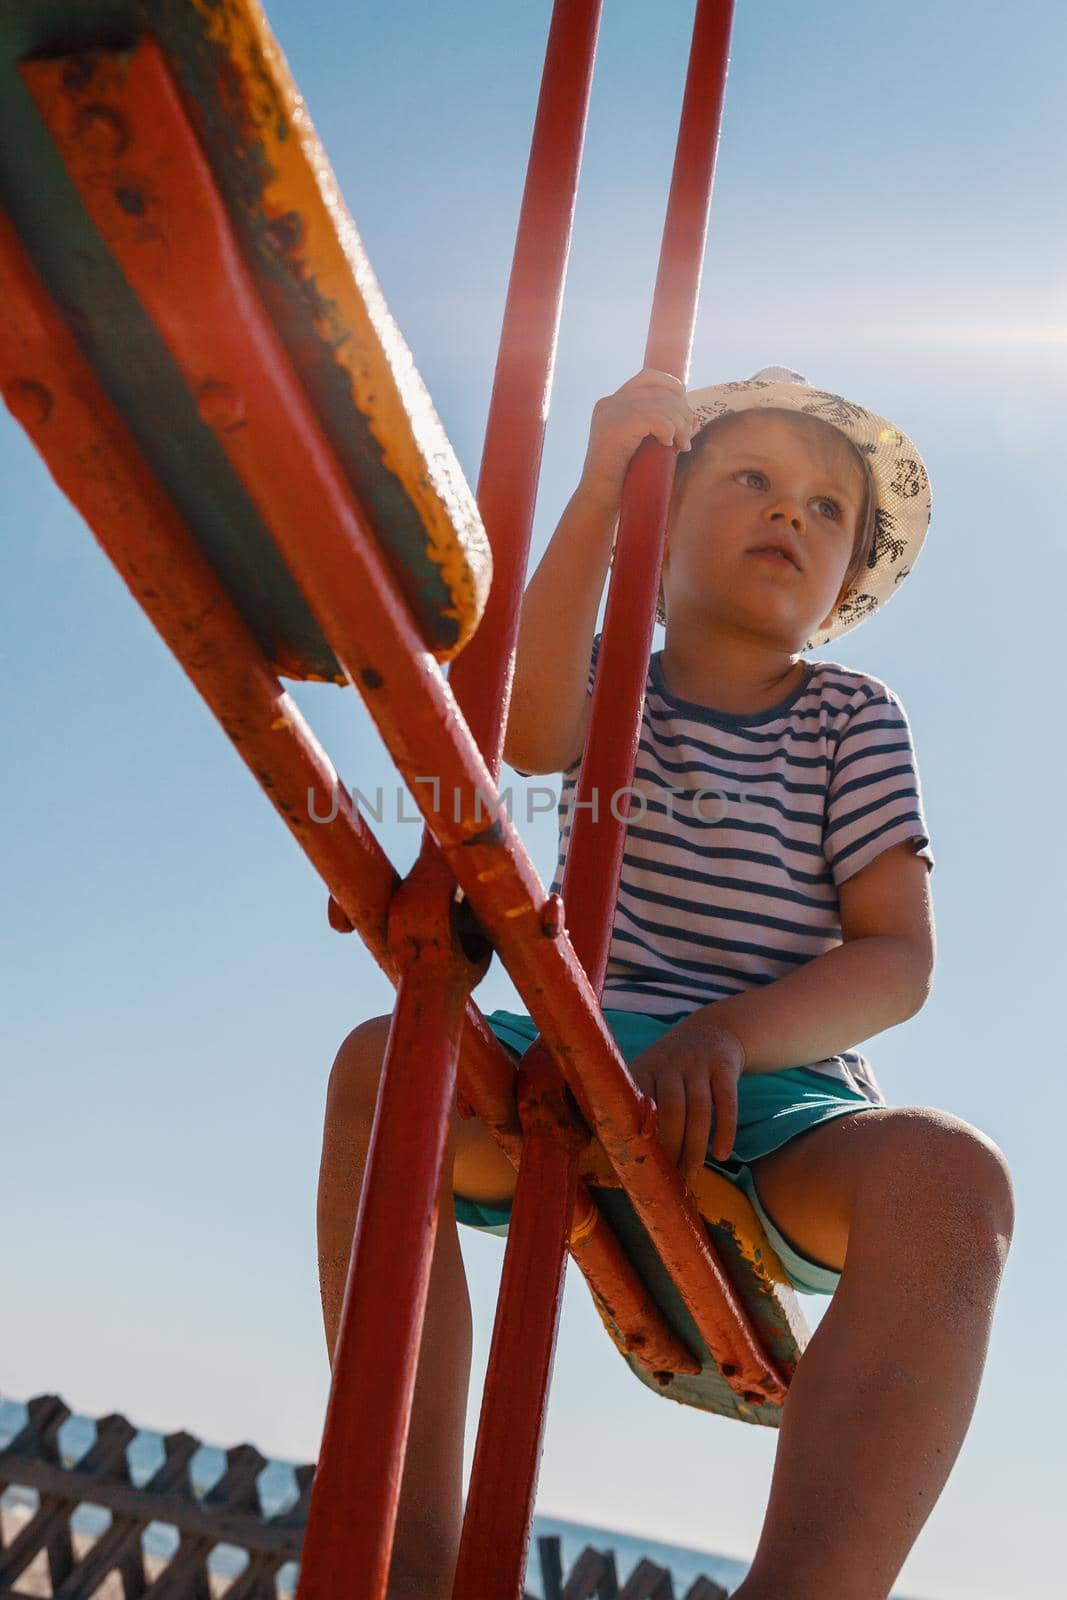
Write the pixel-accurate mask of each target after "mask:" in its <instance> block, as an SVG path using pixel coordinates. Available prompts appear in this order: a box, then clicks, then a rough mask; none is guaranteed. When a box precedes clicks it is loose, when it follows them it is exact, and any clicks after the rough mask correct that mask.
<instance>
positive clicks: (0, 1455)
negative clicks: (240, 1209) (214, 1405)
mask: <svg viewBox="0 0 1067 1600" xmlns="http://www.w3.org/2000/svg"><path fill="white" fill-rule="evenodd" d="M26 1410H27V1417H26V1422H25V1426H24V1427H23V1428H22V1429H21V1431H20V1432H19V1433H18V1434H17V1435H16V1436H15V1437H14V1438H13V1439H12V1440H11V1442H10V1443H9V1444H8V1445H6V1446H5V1447H3V1448H0V1600H15V1597H21V1596H45V1597H54V1600H90V1597H91V1596H92V1597H95V1600H142V1597H144V1600H223V1597H225V1600H279V1597H280V1596H289V1595H291V1594H292V1592H293V1589H294V1587H295V1578H296V1571H297V1563H298V1562H299V1559H300V1547H301V1542H302V1540H303V1536H304V1524H305V1521H306V1519H307V1507H308V1500H309V1498H310V1495H311V1483H312V1479H313V1477H314V1474H315V1468H314V1466H313V1465H307V1466H303V1467H296V1468H295V1469H294V1474H295V1500H294V1501H293V1503H292V1504H291V1505H289V1506H288V1507H286V1508H283V1509H282V1510H281V1511H278V1512H276V1513H275V1514H273V1515H268V1514H267V1513H266V1512H265V1511H264V1509H263V1505H262V1502H261V1498H260V1483H259V1479H260V1475H261V1474H262V1472H263V1471H264V1468H266V1467H267V1465H268V1463H267V1460H266V1458H265V1457H264V1456H262V1455H260V1453H259V1451H258V1450H256V1449H255V1447H254V1446H253V1445H250V1444H241V1445H236V1446H235V1447H234V1448H233V1449H232V1450H228V1451H227V1452H226V1464H225V1468H224V1470H223V1472H222V1476H221V1477H220V1478H219V1479H218V1481H217V1482H216V1483H214V1484H213V1485H212V1486H211V1487H210V1488H208V1489H206V1490H201V1489H198V1488H196V1487H194V1483H193V1478H192V1476H191V1472H190V1465H191V1462H192V1459H193V1457H194V1456H195V1455H196V1453H197V1451H198V1450H200V1449H201V1445H200V1441H199V1440H198V1439H194V1438H193V1437H192V1435H191V1434H188V1433H172V1434H168V1435H167V1437H166V1438H165V1439H164V1440H163V1445H162V1450H163V1458H162V1461H161V1462H160V1463H159V1465H158V1466H157V1467H156V1469H155V1470H154V1471H153V1472H152V1473H151V1474H150V1475H149V1476H148V1477H147V1478H145V1476H144V1474H143V1473H134V1472H131V1467H130V1457H129V1446H130V1444H131V1441H133V1440H134V1439H135V1438H136V1436H137V1433H138V1430H137V1429H136V1428H135V1427H134V1426H133V1424H132V1423H130V1422H128V1421H127V1420H126V1418H125V1417H122V1416H117V1415H115V1416H109V1417H103V1418H101V1420H100V1421H99V1422H97V1423H96V1437H95V1440H94V1441H93V1442H92V1443H91V1444H90V1445H89V1446H88V1448H87V1449H86V1450H85V1451H84V1453H82V1454H81V1455H80V1456H78V1457H77V1459H74V1460H71V1459H70V1457H69V1448H68V1450H65V1449H64V1448H63V1446H62V1445H61V1441H60V1431H61V1429H62V1428H63V1426H64V1424H65V1423H66V1422H67V1420H68V1418H69V1417H70V1414H71V1413H70V1409H69V1407H68V1406H66V1405H64V1403H63V1401H62V1400H60V1399H58V1398H57V1397H56V1396H55V1395H39V1396H38V1397H37V1399H35V1400H31V1401H29V1402H28V1404H27V1407H26ZM538 1554H539V1556H540V1563H541V1581H542V1595H543V1600H724V1597H725V1596H726V1592H727V1591H726V1590H725V1589H724V1588H722V1587H721V1586H720V1585H719V1584H717V1583H713V1582H712V1581H711V1579H709V1578H697V1579H696V1581H695V1582H694V1583H692V1584H691V1585H690V1587H689V1588H688V1589H687V1590H686V1592H685V1594H684V1595H681V1594H679V1593H676V1591H675V1589H674V1586H673V1582H672V1579H671V1575H670V1573H669V1572H668V1571H667V1570H666V1569H665V1568H663V1567H658V1566H656V1565H655V1563H654V1562H652V1561H647V1560H645V1561H639V1562H638V1564H637V1566H636V1567H635V1568H634V1570H633V1572H632V1573H631V1574H630V1576H629V1577H628V1578H627V1579H626V1581H625V1582H622V1581H620V1579H619V1577H618V1575H617V1573H616V1568H615V1558H614V1556H613V1554H612V1553H611V1552H610V1551H598V1550H593V1549H586V1550H583V1551H582V1553H581V1555H580V1556H579V1557H578V1560H577V1561H576V1562H575V1564H574V1566H573V1567H572V1568H571V1570H570V1572H569V1573H568V1574H566V1576H565V1575H564V1573H563V1567H562V1560H561V1552H560V1541H559V1539H558V1538H549V1539H539V1540H538ZM526 1600H533V1596H527V1597H526Z"/></svg>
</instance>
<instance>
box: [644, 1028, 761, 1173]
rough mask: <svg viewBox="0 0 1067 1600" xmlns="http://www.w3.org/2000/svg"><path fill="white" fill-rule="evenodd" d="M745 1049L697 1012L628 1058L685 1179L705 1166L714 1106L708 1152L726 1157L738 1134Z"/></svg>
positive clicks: (670, 1154)
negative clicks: (710, 1134)
mask: <svg viewBox="0 0 1067 1600" xmlns="http://www.w3.org/2000/svg"><path fill="white" fill-rule="evenodd" d="M744 1065H745V1048H744V1045H743V1044H742V1043H741V1041H740V1039H739V1038H738V1037H737V1035H736V1034H735V1033H734V1032H733V1031H732V1030H731V1029H730V1028H727V1027H725V1026H724V1025H723V1024H722V1023H715V1022H711V1021H710V1020H708V1021H705V1020H704V1019H703V1018H702V1016H701V1014H700V1013H699V1012H695V1013H694V1014H693V1017H691V1018H690V1017H686V1018H685V1019H684V1020H683V1021H682V1022H679V1023H677V1024H676V1025H675V1026H674V1027H673V1028H671V1030H670V1032H669V1033H665V1034H664V1035H663V1037H662V1038H661V1039H657V1040H656V1042H655V1044H652V1045H649V1047H648V1049H647V1050H642V1051H641V1053H640V1055H637V1056H635V1057H634V1058H633V1060H632V1061H631V1062H630V1072H631V1074H632V1075H633V1077H634V1079H635V1080H636V1082H637V1086H638V1088H639V1089H641V1090H642V1091H643V1092H644V1093H645V1094H647V1095H649V1096H651V1098H652V1099H653V1100H654V1101H655V1103H656V1122H657V1125H658V1129H659V1136H660V1139H661V1140H662V1142H663V1146H664V1149H665V1150H666V1152H667V1155H668V1157H669V1158H670V1160H671V1161H673V1162H674V1163H675V1164H676V1166H677V1167H678V1169H679V1171H680V1172H681V1174H682V1177H683V1178H684V1179H685V1181H686V1183H691V1182H692V1180H693V1178H694V1177H695V1176H696V1174H697V1173H698V1172H699V1171H700V1169H701V1167H702V1166H703V1165H704V1156H705V1153H706V1151H707V1145H708V1134H709V1133H710V1131H711V1127H712V1112H713V1111H714V1121H715V1136H714V1139H713V1140H712V1146H711V1153H712V1155H713V1156H714V1157H715V1159H716V1161H726V1160H727V1159H728V1158H729V1155H730V1152H731V1150H732V1149H733V1147H734V1138H735V1137H736V1134H737V1080H738V1079H739V1078H740V1076H741V1073H742V1071H743V1070H744Z"/></svg>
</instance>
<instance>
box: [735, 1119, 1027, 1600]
mask: <svg viewBox="0 0 1067 1600" xmlns="http://www.w3.org/2000/svg"><path fill="white" fill-rule="evenodd" d="M756 1181H757V1185H758V1188H759V1192H760V1197H761V1199H762V1200H763V1202H764V1204H765V1206H766V1207H767V1209H768V1211H769V1212H770V1214H771V1215H772V1216H773V1217H774V1218H775V1221H776V1222H777V1223H778V1224H779V1226H780V1227H781V1229H782V1231H783V1232H784V1233H785V1234H786V1236H787V1237H788V1238H790V1239H791V1240H792V1242H793V1243H794V1244H795V1245H796V1246H798V1247H799V1248H800V1249H801V1250H803V1251H804V1253H806V1254H809V1255H810V1256H812V1257H813V1258H814V1259H816V1260H821V1261H823V1262H824V1263H826V1264H827V1265H831V1266H840V1265H841V1263H842V1262H843V1263H844V1267H843V1271H842V1277H841V1284H840V1287H839V1288H838V1290H837V1293H836V1294H835V1296H834V1299H833V1301H832V1303H831V1305H830V1308H829V1310H828V1311H827V1313H826V1316H825V1317H824V1319H823V1321H822V1323H821V1324H820V1326H819V1327H818V1329H817V1330H816V1332H815V1334H814V1335H813V1338H812V1341H811V1344H810V1346H809V1348H808V1350H807V1351H806V1352H805V1354H804V1357H803V1359H802V1361H801V1363H800V1367H799V1370H798V1372H797V1375H796V1377H795V1379H794V1382H793V1385H792V1388H791V1392H790V1395H789V1398H788V1401H787V1403H786V1407H785V1412H784V1415H783V1419H782V1429H781V1435H780V1440H779V1446H778V1456H777V1461H776V1465H775V1471H774V1478H773V1482H772V1486H771V1497H770V1504H769V1507H768V1511H767V1517H766V1521H765V1523H764V1529H763V1535H762V1537H761V1539H760V1544H759V1548H758V1550H757V1552H756V1558H755V1562H754V1564H753V1567H752V1570H751V1572H750V1574H749V1576H748V1577H747V1578H746V1580H745V1582H744V1583H743V1584H742V1585H741V1587H740V1588H739V1589H738V1590H737V1591H736V1595H737V1600H885V1596H886V1595H888V1593H889V1590H890V1588H891V1586H892V1584H893V1581H894V1580H895V1578H896V1576H897V1574H898V1572H899V1570H900V1567H901V1566H902V1564H903V1562H904V1558H905V1557H906V1555H907V1553H908V1551H909V1550H910V1549H911V1546H912V1544H913V1543H914V1541H915V1538H916V1536H917V1535H918V1533H919V1530H920V1529H921V1527H922V1525H923V1523H924V1522H925V1520H926V1518H927V1516H928V1515H929V1513H930V1511H931V1510H932V1508H933V1505H934V1503H935V1501H936V1500H937V1497H938V1495H939V1494H940V1492H941V1489H942V1488H943V1486H944V1483H945V1480H946V1478H947V1476H948V1473H949V1470H950V1469H951V1467H952V1464H953V1461H954V1460H955V1457H956V1454H957V1452H958V1450H959V1447H960V1445H961V1443H962V1441H963V1437H964V1434H965V1433H966V1430H967V1426H968V1423H969V1421H970V1417H971V1412H972V1410H973V1407H974V1401H975V1397H976V1394H977V1391H978V1384H979V1380H980V1377H981V1373H982V1367H983V1364H984V1360H985V1353H986V1345H987V1340H988V1334H989V1326H990V1321H991V1318H992V1313H993V1307H994V1302H995V1299H996V1295H997V1289H998V1286H999V1282H1000V1276H1001V1272H1002V1269H1003V1265H1004V1260H1005V1256H1006V1254H1007V1249H1008V1244H1009V1241H1010V1236H1011V1228H1012V1196H1011V1184H1010V1179H1009V1177H1008V1174H1007V1170H1006V1168H1005V1165H1004V1161H1003V1158H1002V1157H1001V1155H1000V1153H999V1151H997V1150H996V1147H995V1146H994V1145H992V1144H991V1143H990V1142H989V1141H988V1140H986V1139H985V1138H984V1136H983V1135H981V1134H979V1133H977V1132H976V1131H975V1130H974V1129H972V1128H969V1127H967V1126H966V1124H963V1123H960V1122H958V1121H956V1120H955V1119H954V1118H951V1117H948V1116H946V1115H944V1114H942V1113H940V1112H936V1111H889V1110H887V1111H870V1112H864V1113H863V1114H862V1115H859V1116H855V1117H843V1118H841V1119H840V1120H838V1121H835V1122H831V1123H829V1124H824V1125H823V1126H822V1127H820V1128H816V1129H813V1130H812V1131H811V1132H810V1133H808V1134H806V1135H804V1136H803V1138H801V1139H799V1140H797V1141H795V1143H793V1144H792V1145H790V1146H787V1147H786V1148H785V1149H783V1150H780V1151H777V1152H776V1153H775V1154H774V1155H773V1156H768V1157H765V1158H764V1159H763V1161H761V1162H760V1163H758V1165H757V1167H756ZM846 1246H847V1252H846Z"/></svg>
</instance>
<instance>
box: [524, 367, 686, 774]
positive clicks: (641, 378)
mask: <svg viewBox="0 0 1067 1600" xmlns="http://www.w3.org/2000/svg"><path fill="white" fill-rule="evenodd" d="M691 433H692V414H691V412H690V410H689V407H688V406H687V404H686V401H685V391H684V388H683V386H682V384H681V383H680V382H679V380H678V379H677V378H672V377H671V376H670V375H669V374H668V373H666V372H655V371H652V370H646V371H644V372H640V373H638V375H637V376H636V377H635V378H631V379H630V380H629V382H628V383H625V384H623V386H622V388H621V389H619V390H617V391H616V393H615V394H613V395H608V396H607V397H606V398H605V399H603V400H600V401H598V402H597V405H596V407H595V409H594V412H593V421H592V425H591V427H590V430H589V449H588V451H587V453H586V458H585V466H584V468H583V471H582V478H581V482H580V483H579V485H578V487H577V489H576V490H575V492H574V494H573V495H572V496H571V499H570V502H569V504H568V505H567V508H566V510H565V511H564V513H563V516H562V517H561V518H560V522H559V526H558V527H557V529H556V531H555V533H554V534H553V535H552V539H551V541H550V543H549V546H548V549H547V550H546V551H545V554H544V556H543V557H542V559H541V561H540V563H539V565H538V567H537V570H536V572H535V573H534V575H533V577H532V578H531V579H530V582H529V584H528V585H527V588H526V592H525V594H524V595H523V601H522V615H521V619H520V623H519V637H518V644H517V647H516V657H515V679H514V683H513V686H512V692H511V706H510V710H509V714H508V725H507V733H506V736H505V740H504V758H505V760H507V761H508V762H510V763H511V765H512V766H516V767H520V768H521V769H522V770H523V771H526V772H561V771H562V770H563V769H564V767H567V766H569V765H570V763H571V762H572V761H573V760H575V758H576V757H577V756H578V755H579V754H580V753H581V750H582V747H583V744H584V742H585V731H586V722H587V718H588V708H587V695H586V687H587V678H588V673H589V654H590V651H591V649H592V644H593V634H594V631H595V629H596V617H597V610H598V608H599V605H600V597H601V594H602V593H603V589H604V577H605V574H606V573H607V570H608V565H609V562H610V560H611V551H612V546H613V543H614V539H615V527H616V523H617V521H618V516H619V506H620V503H621V500H622V487H623V481H624V479H625V477H626V470H627V468H628V466H629V464H630V461H631V459H632V457H633V454H634V451H635V450H636V449H637V447H638V445H639V444H640V443H641V441H642V440H643V439H645V438H647V437H648V436H649V435H651V436H652V437H653V438H656V439H659V440H660V442H661V443H663V444H666V445H677V446H678V447H679V448H681V449H688V446H689V439H690V436H691Z"/></svg>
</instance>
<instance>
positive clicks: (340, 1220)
mask: <svg viewBox="0 0 1067 1600" xmlns="http://www.w3.org/2000/svg"><path fill="white" fill-rule="evenodd" d="M388 1035H389V1018H388V1017H375V1018H373V1019H372V1020H371V1021H369V1022H366V1023H364V1024H362V1026H361V1027H359V1028H356V1029H355V1030H354V1032H353V1033H351V1034H349V1036H348V1038H347V1039H346V1040H345V1042H344V1044H343V1045H342V1046H341V1049H340V1050H339V1052H338V1055H337V1060H336V1061H335V1063H334V1068H333V1072H332V1074H331V1077H330V1090H329V1096H328V1100H327V1106H326V1122H325V1129H324V1133H323V1146H322V1165H321V1169H320V1174H319V1200H318V1230H319V1282H320V1286H321V1290H322V1312H323V1321H324V1324H325V1329H326V1343H327V1347H328V1349H329V1352H330V1356H331V1359H332V1356H333V1349H334V1344H335V1341H336V1338H337V1330H338V1326H339V1323H340V1318H341V1304H342V1301H343V1298H344V1290H345V1282H346V1279H347V1275H348V1261H349V1256H350V1254H351V1246H352V1235H353V1232H354V1228H355V1219H356V1209H357V1206H358V1203H359V1194H360V1189H361V1187H362V1182H363V1170H364V1166H365V1164H366V1159H367V1147H368V1145H369V1142H370V1132H371V1123H372V1120H373V1117H374V1102H375V1098H376V1095H377V1090H378V1080H379V1077H380V1074H381V1064H382V1060H383V1058H384V1055H385V1045H386V1040H387V1038H388ZM453 1163H454V1170H455V1181H456V1182H457V1184H458V1185H459V1186H460V1189H461V1192H463V1193H466V1194H470V1195H471V1197H472V1198H474V1199H482V1200H491V1199H494V1198H498V1199H499V1198H503V1197H504V1196H505V1195H506V1194H508V1193H510V1192H512V1191H513V1189H514V1171H513V1169H512V1168H511V1167H510V1165H509V1164H508V1162H507V1160H506V1159H505V1157H504V1156H502V1155H501V1154H500V1152H499V1150H498V1149H497V1147H496V1146H495V1145H494V1144H493V1142H492V1139H491V1138H490V1136H489V1134H488V1133H487V1132H486V1130H485V1128H484V1127H483V1126H482V1125H481V1124H480V1123H475V1122H461V1121H460V1120H459V1118H458V1117H453V1124H452V1128H451V1131H450V1136H449V1146H448V1149H447V1151H446V1154H445V1160H444V1163H443V1167H442V1175H441V1190H440V1196H439V1209H438V1221H437V1237H436V1243H435V1246H434V1256H433V1266H432V1269H431V1273H430V1285H429V1291H428V1294H427V1300H426V1314H425V1319H424V1322H423V1335H422V1347H421V1354H420V1359H419V1366H418V1372H417V1374H416V1378H415V1395H414V1400H413V1404H412V1412H411V1424H410V1429H409V1433H408V1444H407V1452H406V1455H405V1465H404V1474H403V1480H402V1485H401V1494H400V1505H399V1508H398V1512H397V1526H396V1537H395V1541H394V1546H393V1560H392V1567H391V1569H390V1583H389V1600H415V1597H418V1600H447V1597H448V1596H449V1595H451V1592H452V1575H453V1569H454V1567H455V1562H456V1555H457V1552H458V1549H459V1533H460V1523H461V1515H462V1472H463V1425H464V1420H465V1414H466V1403H467V1389H468V1385H469V1381H470V1359H471V1309H470V1298H469V1296H468V1293H467V1279H466V1275H465V1273H464V1269H463V1259H462V1256H461V1254H460V1248H459V1238H458V1235H457V1229H456V1220H455V1212H454V1209H453V1205H452V1191H453V1181H454V1180H453ZM397 1243H398V1247H399V1246H400V1245H401V1243H402V1241H397Z"/></svg>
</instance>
